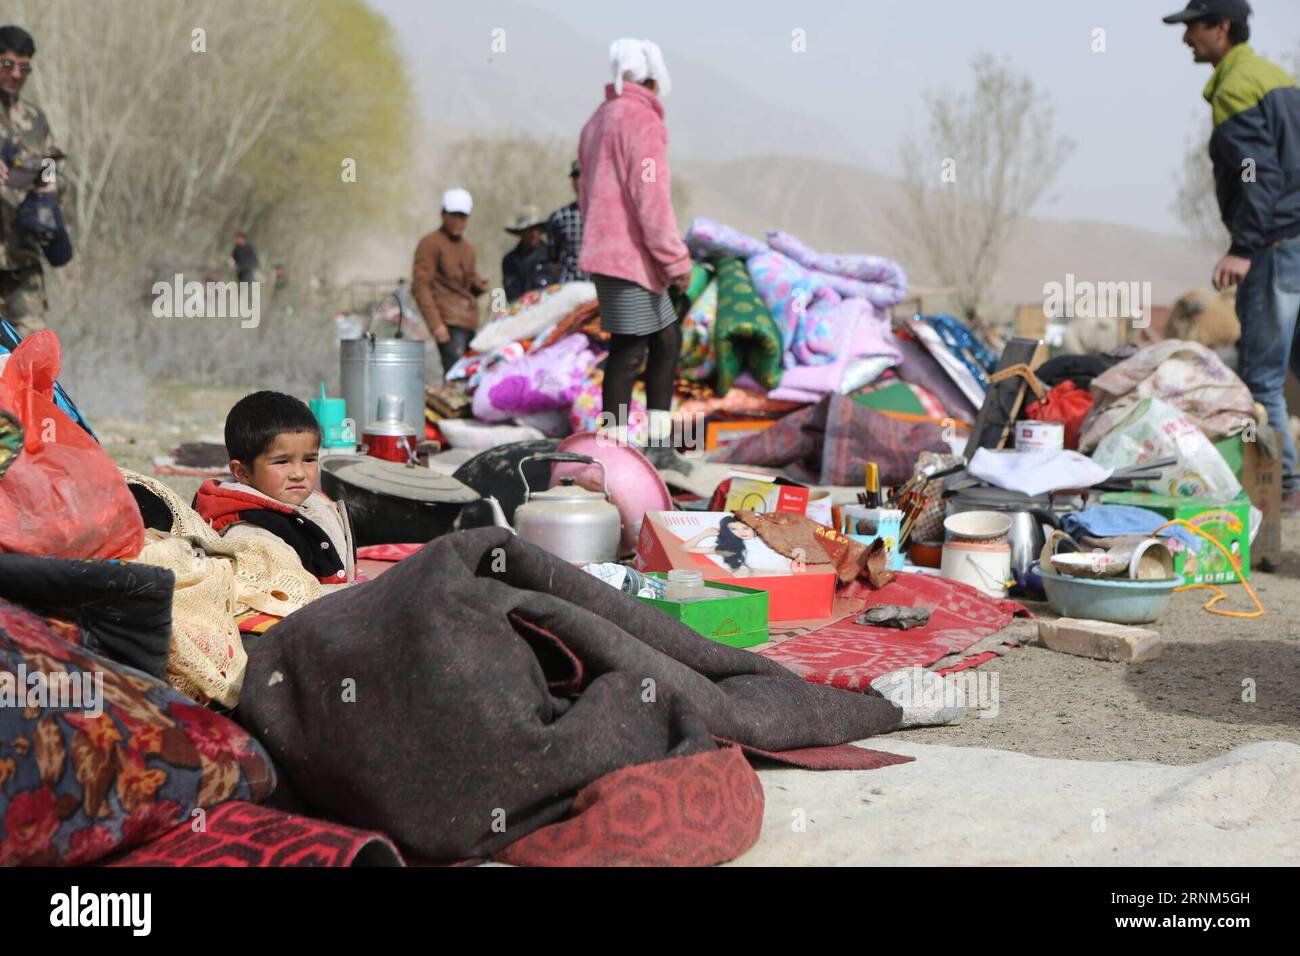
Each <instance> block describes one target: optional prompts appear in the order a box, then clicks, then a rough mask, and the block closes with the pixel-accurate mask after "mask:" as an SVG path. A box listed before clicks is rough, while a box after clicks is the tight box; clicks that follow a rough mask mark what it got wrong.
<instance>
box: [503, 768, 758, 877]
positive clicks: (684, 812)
mask: <svg viewBox="0 0 1300 956" xmlns="http://www.w3.org/2000/svg"><path fill="white" fill-rule="evenodd" d="M762 827H763V785H762V784H761V783H760V782H759V780H758V774H756V773H755V772H754V771H753V769H752V768H751V767H750V766H749V762H748V761H747V760H746V759H745V756H744V754H743V753H741V751H740V748H739V747H723V748H722V749H721V750H714V751H709V752H707V753H699V754H694V755H692V756H690V757H672V758H669V759H668V760H656V761H654V762H653V763H645V764H638V765H636V766H633V767H624V768H623V769H622V770H615V771H614V772H613V773H607V774H605V776H603V777H601V778H600V779H599V780H597V781H595V782H594V783H591V784H588V785H587V786H586V787H584V788H583V789H582V791H581V792H579V794H578V796H577V798H576V799H575V800H574V802H573V807H572V808H571V809H570V811H569V816H568V817H566V818H565V819H563V820H561V821H559V822H558V823H553V824H551V825H550V826H546V827H542V828H541V829H540V830H535V831H533V832H532V833H530V834H528V835H527V836H525V837H523V838H522V839H520V840H516V841H515V842H514V843H512V844H510V845H509V846H508V847H506V848H505V849H504V850H502V851H501V852H500V853H498V854H497V855H496V857H495V859H497V860H498V861H500V862H502V863H512V864H515V865H517V866H712V865H713V864H715V863H723V862H725V861H727V860H732V859H735V858H736V857H738V856H739V855H740V854H742V853H744V852H745V851H746V850H748V849H749V848H750V847H752V846H753V845H754V844H755V843H756V842H758V834H759V831H760V830H761V829H762Z"/></svg>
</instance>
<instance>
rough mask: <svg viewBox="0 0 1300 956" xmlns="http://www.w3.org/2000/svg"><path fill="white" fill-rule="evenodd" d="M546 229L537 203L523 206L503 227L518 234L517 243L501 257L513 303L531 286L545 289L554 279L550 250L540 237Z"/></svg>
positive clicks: (513, 234) (509, 300)
mask: <svg viewBox="0 0 1300 956" xmlns="http://www.w3.org/2000/svg"><path fill="white" fill-rule="evenodd" d="M545 229H546V220H545V219H543V218H542V217H541V215H540V214H539V213H538V211H537V207H536V206H525V207H524V208H523V209H521V210H520V211H519V215H517V216H516V217H515V221H514V222H513V223H511V224H510V225H508V226H506V232H508V233H510V234H511V235H512V236H518V237H519V242H518V244H517V245H516V246H515V247H514V248H513V249H511V250H510V251H509V252H507V253H506V255H505V258H504V259H502V260H501V275H502V278H503V281H504V283H505V288H506V301H507V302H514V301H515V300H516V299H518V298H519V297H520V296H521V295H523V294H524V293H525V292H527V291H528V290H530V289H545V288H546V287H547V286H548V285H550V284H551V283H552V282H553V281H554V277H553V274H552V272H551V254H550V250H549V249H547V246H546V242H545V241H544V240H543V239H542V233H543V232H544V231H545Z"/></svg>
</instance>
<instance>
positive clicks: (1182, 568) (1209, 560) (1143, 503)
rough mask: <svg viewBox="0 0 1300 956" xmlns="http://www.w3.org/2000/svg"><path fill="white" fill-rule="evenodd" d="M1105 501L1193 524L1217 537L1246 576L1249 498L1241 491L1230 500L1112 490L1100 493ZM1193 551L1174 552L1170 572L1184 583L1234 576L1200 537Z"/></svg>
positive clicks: (1215, 581)
mask: <svg viewBox="0 0 1300 956" xmlns="http://www.w3.org/2000/svg"><path fill="white" fill-rule="evenodd" d="M1101 500H1102V503H1103V504H1107V505H1135V506H1137V507H1138V508H1146V509H1147V510H1148V511H1154V512H1156V513H1157V514H1160V515H1164V517H1166V518H1169V519H1173V518H1182V519H1183V520H1185V521H1187V522H1188V523H1189V524H1190V525H1192V526H1193V527H1196V528H1199V529H1200V530H1202V531H1204V532H1205V533H1206V534H1209V535H1210V536H1212V537H1214V538H1217V539H1218V540H1219V541H1221V542H1222V543H1223V545H1224V547H1226V548H1227V549H1228V551H1229V552H1231V554H1232V555H1233V556H1234V557H1235V558H1236V559H1237V560H1238V561H1239V562H1240V563H1241V576H1242V577H1244V578H1248V577H1250V499H1249V498H1247V497H1246V496H1245V495H1243V496H1242V497H1240V498H1235V499H1233V500H1231V501H1214V500H1212V499H1209V498H1175V497H1172V496H1170V495H1156V494H1151V493H1149V492H1145V491H1113V492H1110V493H1108V494H1105V495H1103V496H1102V499H1101ZM1197 540H1198V541H1199V542H1200V547H1199V548H1198V549H1197V551H1196V552H1195V553H1193V552H1191V551H1182V552H1180V553H1178V554H1176V555H1174V573H1175V574H1178V575H1181V576H1182V577H1183V578H1184V579H1185V583H1187V584H1202V583H1210V584H1227V583H1231V582H1234V581H1236V580H1237V575H1236V574H1235V573H1234V572H1233V570H1232V568H1231V567H1229V566H1228V562H1227V560H1226V559H1225V558H1224V556H1223V552H1222V551H1220V550H1219V549H1218V548H1216V547H1215V546H1214V545H1212V544H1210V543H1209V542H1208V541H1206V540H1205V539H1203V538H1199V537H1198V538H1197Z"/></svg>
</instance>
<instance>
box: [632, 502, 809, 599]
mask: <svg viewBox="0 0 1300 956" xmlns="http://www.w3.org/2000/svg"><path fill="white" fill-rule="evenodd" d="M733 521H735V522H736V524H738V525H739V524H740V522H739V521H738V520H737V519H736V517H735V516H734V515H733V514H731V512H729V511H647V512H646V516H645V520H644V521H642V522H641V535H640V537H639V538H638V540H637V545H636V568H637V570H638V571H670V570H672V569H673V568H690V569H693V570H696V571H699V572H700V573H701V574H703V576H704V579H705V580H706V581H724V582H726V583H728V584H739V585H742V586H744V587H747V588H758V589H760V590H763V591H766V592H767V594H768V620H769V621H797V620H803V619H806V618H818V617H828V616H830V613H831V604H832V603H833V602H834V599H835V569H834V568H833V567H832V566H831V565H830V564H807V565H803V566H802V567H801V566H799V565H798V564H797V563H796V562H793V561H791V560H790V559H788V558H785V557H782V556H781V555H779V554H777V553H776V552H775V551H773V550H772V549H771V548H769V547H768V546H767V545H766V544H764V543H763V540H762V539H761V538H759V537H758V535H756V534H753V533H752V530H751V529H750V528H748V527H746V526H744V525H741V527H740V528H739V529H736V528H735V527H734V526H733V525H731V522H733ZM724 525H725V526H726V529H727V532H728V537H729V540H725V541H722V542H720V541H719V537H720V535H719V529H721V528H723V527H724ZM733 531H734V532H735V533H737V534H739V535H741V536H742V537H739V538H736V537H730V535H731V533H732V532H733ZM746 532H749V535H748V536H745V534H746ZM720 543H721V544H722V545H723V548H722V553H720V552H719V544H720ZM728 545H730V547H728Z"/></svg>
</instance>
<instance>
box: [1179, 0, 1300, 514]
mask: <svg viewBox="0 0 1300 956" xmlns="http://www.w3.org/2000/svg"><path fill="white" fill-rule="evenodd" d="M1250 13H1251V10H1250V5H1249V4H1248V3H1246V0H1191V2H1190V3H1188V5H1187V9H1185V10H1183V11H1181V12H1179V13H1174V14H1170V15H1169V16H1167V17H1165V18H1164V21H1165V23H1182V24H1186V29H1185V30H1184V33H1183V42H1184V43H1186V44H1187V45H1188V46H1189V47H1191V48H1192V52H1193V57H1194V59H1195V60H1196V62H1197V63H1209V64H1210V65H1212V66H1213V67H1214V75H1213V76H1211V77H1210V82H1209V83H1208V84H1207V85H1206V87H1205V93H1204V96H1205V99H1206V100H1207V101H1209V104H1210V108H1211V109H1212V110H1213V113H1214V133H1213V135H1211V137H1210V159H1211V160H1212V161H1213V162H1214V183H1215V192H1216V193H1217V195H1218V200H1219V212H1220V213H1221V215H1222V216H1223V224H1224V225H1225V226H1227V228H1228V232H1229V233H1230V234H1231V236H1232V244H1231V246H1230V247H1229V249H1228V252H1227V254H1226V255H1225V256H1224V257H1223V258H1222V259H1220V260H1219V263H1218V265H1216V266H1215V267H1214V287H1215V288H1216V289H1225V288H1227V287H1228V286H1232V285H1239V288H1238V290H1237V314H1238V316H1239V317H1240V319H1241V342H1240V344H1239V353H1240V363H1239V364H1240V373H1241V377H1242V380H1243V381H1245V383H1246V384H1247V385H1248V386H1249V387H1250V391H1251V394H1253V395H1254V396H1255V400H1256V401H1258V402H1259V403H1260V404H1262V405H1263V406H1264V407H1265V408H1266V409H1267V410H1268V419H1269V422H1270V423H1271V424H1272V425H1273V427H1274V428H1277V429H1279V430H1280V431H1281V432H1282V436H1283V443H1284V450H1283V462H1282V493H1283V502H1282V508H1283V511H1284V512H1285V513H1287V514H1297V513H1300V475H1298V474H1297V471H1296V449H1295V444H1294V443H1293V442H1292V440H1291V431H1290V428H1289V427H1288V422H1289V418H1288V415H1287V408H1286V398H1285V396H1284V395H1283V391H1282V390H1283V386H1284V385H1285V384H1286V373H1287V367H1288V365H1290V367H1292V368H1295V369H1297V371H1300V354H1297V353H1296V351H1295V349H1294V347H1293V346H1294V343H1295V332H1296V319H1297V316H1300V87H1297V86H1296V83H1295V79H1294V78H1293V77H1292V76H1291V75H1290V74H1288V73H1287V72H1286V71H1285V70H1283V69H1281V68H1280V67H1277V66H1275V65H1273V64H1272V63H1270V62H1268V61H1267V60H1265V59H1263V58H1261V57H1259V56H1257V55H1256V54H1255V51H1254V50H1252V49H1251V48H1250V47H1249V46H1248V45H1247V43H1246V41H1247V40H1249V39H1250V27H1249V26H1248V25H1247V22H1246V21H1247V18H1248V17H1249V16H1250Z"/></svg>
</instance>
